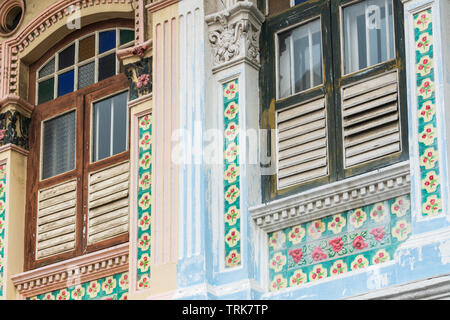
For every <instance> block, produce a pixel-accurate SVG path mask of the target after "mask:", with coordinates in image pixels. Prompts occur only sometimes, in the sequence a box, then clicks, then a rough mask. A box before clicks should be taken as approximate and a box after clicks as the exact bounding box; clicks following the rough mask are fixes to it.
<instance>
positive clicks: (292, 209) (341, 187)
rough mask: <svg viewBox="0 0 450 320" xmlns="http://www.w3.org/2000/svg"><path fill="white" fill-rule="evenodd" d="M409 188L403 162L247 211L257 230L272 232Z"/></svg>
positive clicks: (390, 196)
mask: <svg viewBox="0 0 450 320" xmlns="http://www.w3.org/2000/svg"><path fill="white" fill-rule="evenodd" d="M410 188H411V178H410V167H409V161H404V162H401V163H397V164H394V165H391V166H389V167H385V168H382V169H379V170H375V171H371V172H368V173H365V174H362V175H359V176H355V177H352V178H349V179H345V180H343V181H338V182H334V183H331V184H328V185H325V186H321V187H318V188H314V189H311V190H308V191H306V192H302V193H299V194H296V195H293V196H290V197H286V198H284V199H279V200H275V201H272V202H269V203H265V204H262V205H259V206H255V207H253V208H250V209H249V211H250V214H251V217H252V219H253V221H254V222H255V224H256V226H257V227H259V228H261V229H262V230H264V231H266V232H273V231H276V230H281V229H283V228H286V227H289V226H293V225H297V224H301V223H305V222H308V221H312V220H316V219H320V218H323V217H326V216H329V215H332V214H335V213H339V212H344V211H347V210H351V209H355V208H358V207H361V206H364V205H367V204H371V203H375V202H378V201H384V200H387V199H391V198H394V197H397V196H401V195H405V194H409V193H410V192H411V191H410Z"/></svg>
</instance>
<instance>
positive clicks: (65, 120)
mask: <svg viewBox="0 0 450 320" xmlns="http://www.w3.org/2000/svg"><path fill="white" fill-rule="evenodd" d="M75 126H76V124H75V111H72V112H70V113H67V114H65V115H62V116H59V117H57V118H54V119H51V120H48V121H46V122H44V124H43V132H42V133H43V135H42V141H43V145H42V179H47V178H50V177H54V176H56V175H58V174H61V173H64V172H68V171H71V170H73V169H75V135H76V128H75Z"/></svg>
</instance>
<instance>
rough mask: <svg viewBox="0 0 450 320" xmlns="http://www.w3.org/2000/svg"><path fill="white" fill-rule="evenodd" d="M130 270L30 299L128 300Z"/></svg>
mask: <svg viewBox="0 0 450 320" xmlns="http://www.w3.org/2000/svg"><path fill="white" fill-rule="evenodd" d="M128 280H129V279H128V272H125V273H119V274H115V275H113V276H109V277H105V278H102V279H97V280H92V281H89V282H85V283H82V284H78V285H74V286H71V287H69V288H64V289H60V290H55V291H52V292H48V293H44V294H40V295H38V296H35V297H31V298H28V300H127V299H128V288H129V282H128Z"/></svg>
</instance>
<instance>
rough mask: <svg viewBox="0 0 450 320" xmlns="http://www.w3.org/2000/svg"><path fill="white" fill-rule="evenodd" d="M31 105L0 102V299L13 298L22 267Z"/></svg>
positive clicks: (16, 100) (13, 99)
mask: <svg viewBox="0 0 450 320" xmlns="http://www.w3.org/2000/svg"><path fill="white" fill-rule="evenodd" d="M32 111H33V106H32V105H31V104H29V103H28V102H26V101H24V100H23V99H21V98H19V97H18V96H15V95H7V96H6V97H5V98H3V99H2V100H0V297H1V298H2V299H8V300H11V299H16V298H17V292H16V289H15V286H14V284H13V282H12V281H11V276H13V275H15V274H18V273H21V272H22V271H23V266H24V239H25V236H24V230H25V203H26V173H27V159H28V148H29V142H28V129H29V125H30V120H31V112H32Z"/></svg>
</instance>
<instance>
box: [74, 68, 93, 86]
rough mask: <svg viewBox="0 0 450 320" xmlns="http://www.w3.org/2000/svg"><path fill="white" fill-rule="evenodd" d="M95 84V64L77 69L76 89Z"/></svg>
mask: <svg viewBox="0 0 450 320" xmlns="http://www.w3.org/2000/svg"><path fill="white" fill-rule="evenodd" d="M94 82H95V62H91V63H88V64H85V65H84V66H81V67H80V68H79V69H78V89H82V88H84V87H87V86H90V85H91V84H94Z"/></svg>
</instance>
